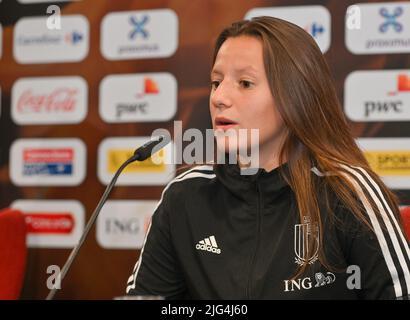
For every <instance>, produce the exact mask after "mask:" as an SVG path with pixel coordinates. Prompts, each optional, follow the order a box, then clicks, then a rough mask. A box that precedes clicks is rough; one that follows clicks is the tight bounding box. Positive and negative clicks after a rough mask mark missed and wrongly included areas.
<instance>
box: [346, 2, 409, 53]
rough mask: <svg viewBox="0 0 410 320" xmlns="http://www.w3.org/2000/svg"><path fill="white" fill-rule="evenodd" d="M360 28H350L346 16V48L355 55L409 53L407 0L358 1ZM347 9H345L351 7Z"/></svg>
mask: <svg viewBox="0 0 410 320" xmlns="http://www.w3.org/2000/svg"><path fill="white" fill-rule="evenodd" d="M354 8H355V11H356V12H360V17H357V19H359V20H360V27H358V28H351V27H349V24H348V19H346V25H345V34H346V36H345V39H346V46H347V48H348V49H349V50H350V51H351V52H352V53H355V54H380V53H407V52H410V4H409V3H408V2H384V3H360V4H355V5H354ZM354 8H353V7H352V6H351V7H349V8H347V12H350V11H351V10H353V9H354Z"/></svg>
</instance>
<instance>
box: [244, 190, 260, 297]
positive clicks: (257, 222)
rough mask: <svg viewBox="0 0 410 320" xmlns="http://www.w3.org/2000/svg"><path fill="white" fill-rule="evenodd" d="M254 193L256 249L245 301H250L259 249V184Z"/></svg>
mask: <svg viewBox="0 0 410 320" xmlns="http://www.w3.org/2000/svg"><path fill="white" fill-rule="evenodd" d="M256 193H257V197H258V201H257V203H256V208H257V209H256V214H257V216H256V229H257V235H256V248H255V251H254V253H253V256H252V260H251V269H250V274H249V277H248V287H247V288H246V298H247V299H252V294H251V291H252V276H253V270H254V268H255V260H256V255H257V252H258V249H259V238H260V229H261V221H260V220H261V217H260V203H261V199H260V198H261V196H260V192H259V184H258V183H256Z"/></svg>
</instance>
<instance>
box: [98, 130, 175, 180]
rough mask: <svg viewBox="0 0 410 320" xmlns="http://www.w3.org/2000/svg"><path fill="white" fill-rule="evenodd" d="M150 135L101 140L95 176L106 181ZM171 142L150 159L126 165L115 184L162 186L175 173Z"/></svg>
mask: <svg viewBox="0 0 410 320" xmlns="http://www.w3.org/2000/svg"><path fill="white" fill-rule="evenodd" d="M150 139H151V137H120V138H107V139H105V140H103V142H102V143H101V144H100V146H99V148H98V177H99V179H100V181H101V182H102V183H104V184H108V183H109V182H110V181H111V179H112V177H113V176H114V173H115V172H116V171H117V170H118V168H119V167H120V166H121V164H122V163H124V162H125V161H126V160H127V159H128V158H130V157H131V156H132V154H133V153H134V151H135V149H136V148H138V147H139V146H141V145H143V144H144V143H145V142H147V141H148V140H150ZM172 148H173V144H172V143H171V144H168V145H166V146H165V147H164V148H163V149H161V150H160V151H158V152H157V153H155V154H154V155H153V156H152V157H151V158H148V159H147V160H145V161H142V162H134V163H131V164H130V165H128V167H127V168H126V169H125V170H124V172H123V173H122V174H121V175H120V177H119V178H118V181H117V184H118V185H165V184H167V183H168V182H169V181H170V180H172V178H173V177H174V175H175V164H174V163H175V162H173V161H171V157H172Z"/></svg>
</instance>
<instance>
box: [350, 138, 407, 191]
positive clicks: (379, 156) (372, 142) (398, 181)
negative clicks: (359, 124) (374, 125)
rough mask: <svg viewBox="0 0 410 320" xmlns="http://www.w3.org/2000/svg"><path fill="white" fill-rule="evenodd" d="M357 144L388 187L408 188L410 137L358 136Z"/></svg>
mask: <svg viewBox="0 0 410 320" xmlns="http://www.w3.org/2000/svg"><path fill="white" fill-rule="evenodd" d="M357 144H358V145H359V146H360V148H361V149H362V151H363V153H364V155H365V157H366V159H367V161H368V162H369V164H370V166H371V168H372V169H373V170H374V171H375V172H376V173H377V174H378V175H380V176H381V177H382V179H383V181H384V182H385V183H386V185H387V186H388V187H390V188H392V189H409V188H410V138H360V139H357Z"/></svg>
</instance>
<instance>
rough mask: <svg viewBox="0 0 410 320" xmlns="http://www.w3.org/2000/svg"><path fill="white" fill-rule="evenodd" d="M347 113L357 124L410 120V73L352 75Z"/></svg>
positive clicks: (371, 72)
mask: <svg viewBox="0 0 410 320" xmlns="http://www.w3.org/2000/svg"><path fill="white" fill-rule="evenodd" d="M344 109H345V113H346V115H347V116H348V117H349V118H350V119H351V120H353V121H408V120H410V70H383V71H355V72H352V73H351V74H349V76H348V77H347V78H346V81H345V99H344Z"/></svg>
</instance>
